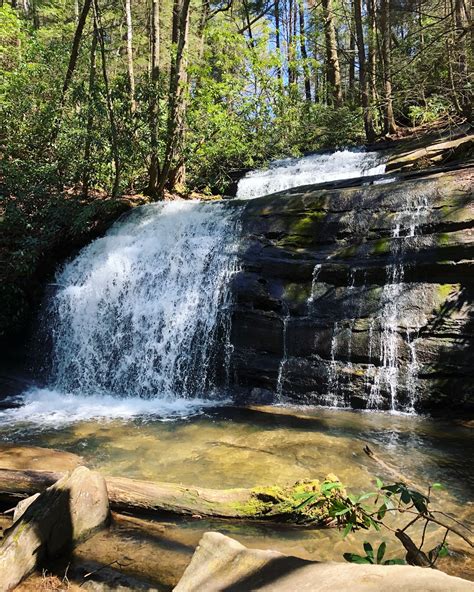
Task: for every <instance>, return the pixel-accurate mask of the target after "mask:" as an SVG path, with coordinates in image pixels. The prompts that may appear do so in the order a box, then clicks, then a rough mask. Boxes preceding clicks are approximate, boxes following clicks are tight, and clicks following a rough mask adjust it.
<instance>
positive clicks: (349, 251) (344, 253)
mask: <svg viewBox="0 0 474 592" xmlns="http://www.w3.org/2000/svg"><path fill="white" fill-rule="evenodd" d="M356 253H357V245H350V246H349V247H344V248H343V249H340V250H339V251H337V253H336V254H335V255H334V257H335V258H336V259H350V258H351V257H354V256H355V254H356Z"/></svg>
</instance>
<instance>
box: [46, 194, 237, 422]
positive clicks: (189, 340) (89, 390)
mask: <svg viewBox="0 0 474 592" xmlns="http://www.w3.org/2000/svg"><path fill="white" fill-rule="evenodd" d="M235 211H236V208H233V207H229V206H228V205H227V204H225V203H207V204H206V203H200V202H197V201H177V202H170V203H164V204H153V205H148V206H143V207H140V208H137V209H136V210H134V211H133V212H131V213H130V214H128V216H127V217H126V218H125V219H123V220H121V221H118V222H117V223H116V224H115V225H114V226H113V227H112V228H111V229H110V230H109V232H108V233H107V234H106V235H105V236H104V237H103V238H100V239H98V240H96V241H94V242H93V243H91V244H90V245H89V246H88V247H86V248H85V249H83V250H82V251H81V252H80V253H79V255H78V256H77V257H76V258H75V259H74V260H72V261H71V262H69V263H67V264H66V265H65V266H64V267H63V269H62V270H60V271H59V272H58V274H57V277H56V280H55V283H56V285H57V286H58V288H57V291H56V293H55V294H54V295H53V296H52V298H51V300H50V302H49V306H48V314H47V318H46V319H45V322H46V323H47V325H48V326H49V327H51V340H52V364H51V373H50V379H49V381H48V393H49V397H51V392H53V393H55V397H56V399H57V397H58V393H59V394H63V395H65V396H67V397H69V398H71V396H72V398H73V399H74V397H76V398H77V404H78V405H80V401H82V400H83V398H84V397H92V398H94V397H95V399H96V400H98V399H100V400H101V401H102V402H103V401H108V405H110V401H111V400H112V398H113V400H116V399H119V398H122V399H124V398H130V397H131V398H133V397H134V398H135V399H136V398H139V399H145V400H146V399H148V400H153V401H155V402H156V401H161V402H164V403H169V402H171V401H175V400H178V399H179V400H183V399H184V400H189V399H191V398H200V397H201V398H210V399H213V398H215V397H217V395H216V394H215V393H214V390H213V389H214V386H215V384H216V373H217V372H219V369H221V370H222V375H223V376H225V369H224V368H223V366H224V365H225V362H226V359H227V358H228V351H229V345H230V344H229V331H228V329H229V316H230V310H229V305H230V302H229V299H230V291H229V285H230V281H229V280H230V277H231V275H232V274H233V273H234V271H235V269H236V257H235V254H236V240H237V234H238V233H237V229H236V227H237V218H236V215H235ZM35 396H36V397H38V396H39V397H40V398H41V394H40V395H38V393H36V395H35ZM81 397H82V399H81ZM53 398H54V397H53ZM89 401H90V399H89ZM56 403H57V401H56ZM117 405H118V408H119V409H120V402H118V401H117ZM138 407H139V409H140V410H143V408H144V406H143V404H138ZM112 414H113V413H112Z"/></svg>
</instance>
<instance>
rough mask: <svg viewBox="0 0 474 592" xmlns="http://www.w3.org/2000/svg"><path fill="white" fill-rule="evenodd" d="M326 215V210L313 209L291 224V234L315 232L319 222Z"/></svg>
mask: <svg viewBox="0 0 474 592" xmlns="http://www.w3.org/2000/svg"><path fill="white" fill-rule="evenodd" d="M325 217H326V212H323V211H320V210H314V211H311V212H310V213H309V214H307V215H306V216H304V217H303V218H299V219H298V220H296V222H294V223H293V224H292V225H291V228H290V232H291V234H300V235H306V234H313V233H314V230H315V226H316V225H317V223H318V222H320V221H321V220H322V219H323V218H325Z"/></svg>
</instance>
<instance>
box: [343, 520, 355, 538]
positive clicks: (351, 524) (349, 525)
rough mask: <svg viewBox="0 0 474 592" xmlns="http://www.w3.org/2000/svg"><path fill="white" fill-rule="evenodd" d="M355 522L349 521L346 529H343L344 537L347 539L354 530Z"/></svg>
mask: <svg viewBox="0 0 474 592" xmlns="http://www.w3.org/2000/svg"><path fill="white" fill-rule="evenodd" d="M353 526H354V525H353V523H352V522H348V523H347V524H346V526H345V528H344V530H343V531H342V538H343V539H345V538H346V536H347V535H348V534H349V533H350V532H351V531H352V528H353Z"/></svg>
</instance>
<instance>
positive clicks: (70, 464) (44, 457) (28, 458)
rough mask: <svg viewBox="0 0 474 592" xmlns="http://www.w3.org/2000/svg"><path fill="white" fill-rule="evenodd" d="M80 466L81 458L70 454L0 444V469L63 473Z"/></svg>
mask: <svg viewBox="0 0 474 592" xmlns="http://www.w3.org/2000/svg"><path fill="white" fill-rule="evenodd" d="M82 464H84V463H83V461H82V459H81V457H80V456H78V455H77V454H72V453H71V452H63V451H61V450H54V449H53V448H40V447H39V446H14V445H9V444H0V469H15V470H25V469H33V470H36V471H58V472H64V471H73V470H74V469H75V468H76V467H78V466H80V465H82Z"/></svg>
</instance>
